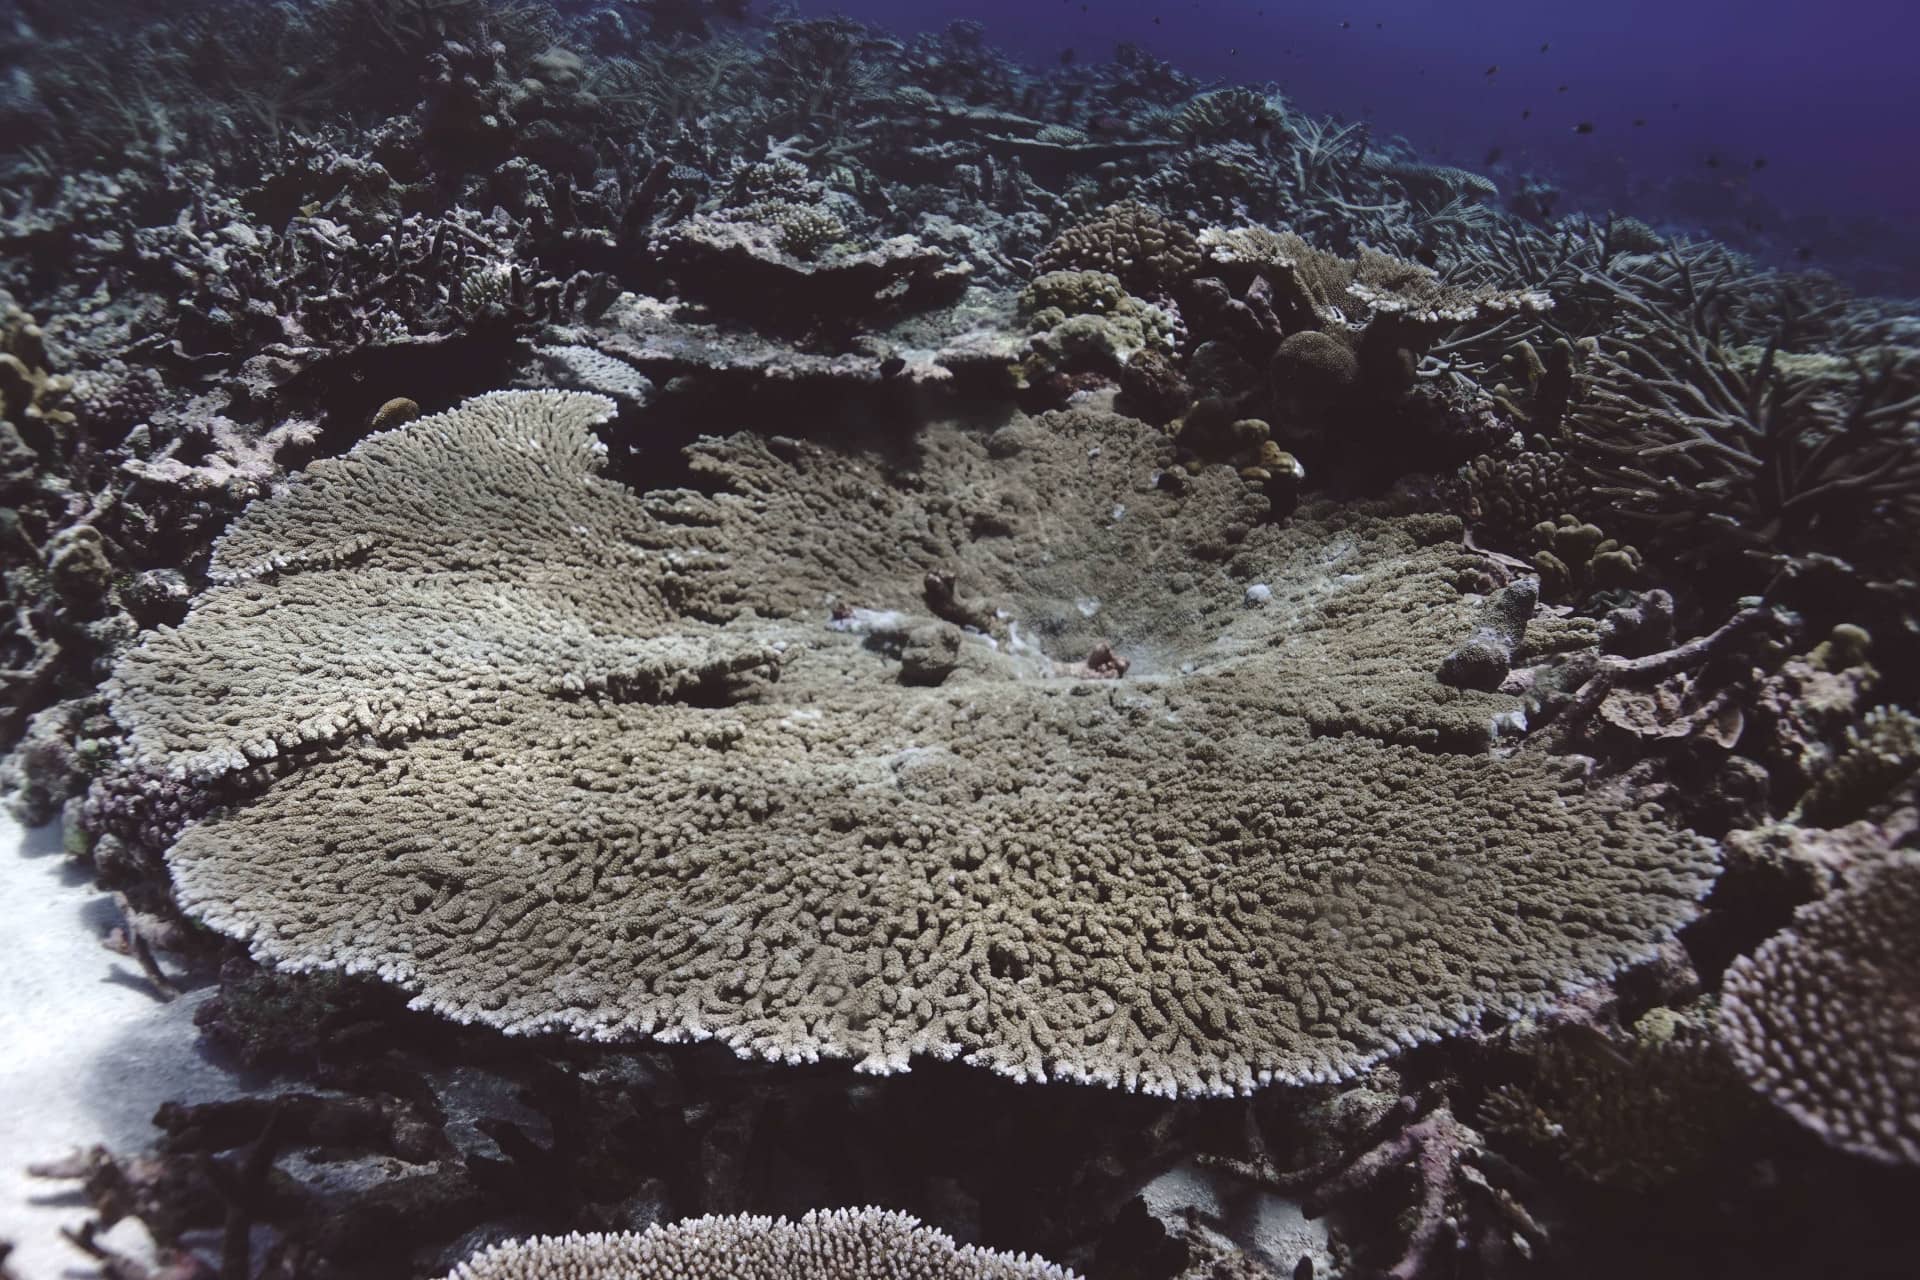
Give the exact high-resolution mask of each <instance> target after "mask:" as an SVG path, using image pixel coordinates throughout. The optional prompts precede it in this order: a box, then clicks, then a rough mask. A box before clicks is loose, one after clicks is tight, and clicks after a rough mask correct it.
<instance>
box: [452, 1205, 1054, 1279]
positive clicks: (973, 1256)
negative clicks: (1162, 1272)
mask: <svg viewBox="0 0 1920 1280" xmlns="http://www.w3.org/2000/svg"><path fill="white" fill-rule="evenodd" d="M1072 1277H1073V1272H1071V1271H1068V1270H1066V1269H1064V1268H1062V1267H1057V1266H1055V1265H1054V1264H1052V1263H1051V1262H1047V1261H1045V1260H1044V1259H1042V1258H1037V1257H1029V1256H1028V1255H1026V1254H1024V1253H1020V1254H1011V1253H1001V1252H997V1251H995V1250H992V1249H982V1248H979V1247H977V1246H974V1245H960V1244H955V1243H954V1242H953V1239H952V1237H950V1236H948V1235H947V1234H946V1233H945V1232H942V1231H936V1230H934V1229H933V1228H932V1227H928V1226H924V1225H922V1224H921V1223H920V1222H919V1221H918V1220H917V1219H915V1218H912V1217H910V1216H908V1215H907V1214H904V1213H895V1212H891V1211H889V1210H885V1209H834V1210H830V1211H828V1210H815V1211H814V1212H812V1213H809V1214H807V1215H806V1216H805V1217H804V1218H801V1219H800V1220H799V1221H798V1222H789V1221H788V1220H787V1219H785V1218H767V1217H758V1216H731V1217H729V1216H721V1215H710V1216H708V1217H705V1218H691V1219H688V1220H687V1221H684V1222H676V1223H674V1224H673V1225H672V1226H667V1227H655V1228H653V1229H652V1230H650V1231H647V1232H644V1233H640V1232H627V1233H625V1234H622V1235H598V1234H596V1235H580V1234H575V1235H568V1236H545V1237H541V1238H538V1239H533V1240H515V1241H510V1242H508V1243H506V1244H498V1245H494V1246H493V1247H492V1248H490V1249H486V1250H484V1251H482V1252H480V1253H478V1254H476V1255H475V1256H473V1257H472V1258H469V1259H468V1260H467V1261H465V1262H463V1263H461V1264H460V1265H459V1266H457V1267H455V1268H454V1269H453V1273H452V1274H451V1275H450V1276H448V1277H447V1280H1072Z"/></svg>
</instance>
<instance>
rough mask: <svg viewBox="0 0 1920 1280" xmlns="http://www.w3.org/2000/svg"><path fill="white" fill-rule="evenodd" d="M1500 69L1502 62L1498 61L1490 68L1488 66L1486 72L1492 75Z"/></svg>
mask: <svg viewBox="0 0 1920 1280" xmlns="http://www.w3.org/2000/svg"><path fill="white" fill-rule="evenodd" d="M1499 69H1500V64H1499V63H1497V62H1496V63H1494V64H1493V65H1492V66H1490V67H1488V68H1487V72H1486V73H1487V74H1488V75H1492V74H1493V73H1494V72H1496V71H1498V70H1499Z"/></svg>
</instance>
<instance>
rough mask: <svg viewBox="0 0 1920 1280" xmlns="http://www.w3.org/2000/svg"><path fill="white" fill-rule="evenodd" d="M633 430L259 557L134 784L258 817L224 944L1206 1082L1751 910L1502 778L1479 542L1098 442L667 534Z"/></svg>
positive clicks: (359, 507)
mask: <svg viewBox="0 0 1920 1280" xmlns="http://www.w3.org/2000/svg"><path fill="white" fill-rule="evenodd" d="M610 409H611V405H610V402H608V401H605V400H603V399H601V398H599V397H596V396H590V395H580V394H570V393H552V392H547V393H535V392H527V393H508V394H502V395H495V396H489V397H484V398H482V399H480V400H477V401H474V402H471V403H469V404H468V405H466V406H464V407H462V408H461V409H459V410H456V411H454V412H451V413H447V414H441V415H436V416H433V417H429V418H424V419H421V420H419V421H417V422H415V423H412V424H410V425H408V426H406V427H404V428H402V429H400V430H398V431H394V432H389V433H386V434H383V435H379V436H376V437H373V438H371V439H370V440H368V441H367V442H366V443H364V444H363V445H361V446H360V447H359V448H357V449H356V450H355V451H354V452H353V453H352V454H350V455H348V456H347V457H345V458H342V459H339V460H337V461H332V462H325V463H320V464H317V465H316V466H315V467H314V468H313V469H312V470H311V471H310V472H309V473H308V474H307V475H306V476H305V477H304V478H303V479H301V480H300V481H299V482H297V483H295V484H294V485H292V486H291V487H290V488H289V489H287V490H286V491H285V492H284V493H282V494H281V495H279V496H276V497H275V498H272V499H269V500H266V501H263V502H261V503H258V504H256V505H255V506H254V507H253V508H252V509H251V510H250V511H249V513H248V514H247V515H246V516H245V517H244V518H243V519H242V520H241V521H240V522H239V524H237V525H236V526H235V528H234V529H233V530H232V532H230V533H229V535H228V536H227V537H226V539H225V540H224V541H223V542H222V544H221V545H220V547H219V549H218V552H217V555H216V558H215V564H214V566H213V572H214V574H215V576H216V578H219V579H223V580H224V581H225V582H226V583H227V584H228V585H225V586H222V587H218V588H216V589H214V590H212V591H210V592H209V593H207V594H206V595H205V596H204V597H203V598H202V599H201V600H200V601H199V602H198V604H197V607H196V608H195V610H194V612H193V614H192V615H191V616H190V617H189V619H188V621H187V623H186V624H185V625H184V626H182V627H181V628H179V629H177V630H165V629H163V630H161V631H160V632H158V633H156V634H154V635H153V636H151V637H150V638H149V639H148V640H147V642H146V643H145V644H144V645H143V646H142V647H141V648H139V649H137V650H134V651H132V652H131V653H130V654H129V656H128V658H127V660H126V661H125V662H124V663H123V664H122V667H121V669H120V671H119V674H118V676H117V678H116V680H115V681H114V682H113V699H114V707H115V714H116V715H117V716H118V717H119V718H120V719H121V721H122V722H123V723H124V724H126V725H127V726H128V728H129V729H130V730H131V734H132V752H131V755H132V761H133V763H132V765H131V766H130V772H129V774H128V775H126V776H125V777H123V778H122V779H121V780H119V781H118V782H115V783H110V784H109V785H108V786H106V787H105V788H103V794H102V795H99V796H97V797H96V804H97V806H99V807H102V808H111V805H112V797H113V795H115V794H119V795H122V796H124V795H126V794H130V793H134V792H137V791H138V790H139V788H140V787H141V786H144V785H149V784H151V783H152V782H153V781H154V780H155V779H159V778H170V779H171V782H170V783H169V784H168V785H172V786H179V785H180V784H181V783H182V782H185V783H188V784H190V785H194V786H205V787H214V786H217V787H220V788H233V787H239V788H241V789H242V792H243V793H251V795H252V798H250V799H245V800H244V801H243V802H242V803H239V804H237V805H234V806H233V807H231V808H230V809H228V810H226V811H224V812H222V813H219V814H217V815H215V816H211V817H208V818H206V819H204V820H203V821H201V822H200V823H199V824H198V825H195V826H192V827H191V828H189V829H188V830H187V831H186V832H185V834H184V835H183V836H182V837H181V838H180V839H179V840H178V842H177V843H176V844H175V845H174V846H173V848H172V849H171V851H170V852H169V855H168V858H169V862H170V864H171V868H172V872H173V876H174V880H175V884H176V887H177V891H178V894H179V898H180V900H181V902H182V904H183V905H184V906H185V907H186V908H187V909H188V910H189V911H190V912H192V913H193V914H195V915H197V916H198V917H200V918H201V919H202V920H203V921H205V922H206V923H208V924H210V925H213V926H214V927H216V928H218V929H221V930H223V931H225V932H228V933H230V934H232V935H234V936H237V937H241V938H245V939H248V940H250V941H251V943H252V946H253V948H254V951H255V952H256V954H258V955H260V956H262V957H263V958H268V959H271V960H273V961H274V962H276V963H278V964H280V965H282V966H285V967H289V968H296V969H307V968H322V967H326V968H345V969H347V970H350V971H374V972H377V973H379V974H380V975H381V976H383V977H384V978H386V979H388V980H390V981H393V982H396V983H399V984H402V985H404V986H406V987H408V988H410V989H412V990H414V991H416V992H417V993H418V999H417V1003H418V1004H420V1005H422V1006H424V1007H428V1008H432V1009H435V1010H438V1011H440V1012H442V1013H445V1014H447V1015H450V1016H453V1017H456V1018H459V1019H462V1020H477V1021H484V1022H487V1023H491V1024H493V1025H496V1026H499V1027H502V1028H504V1029H507V1030H509V1031H513V1032H521V1033H530V1032H536V1031H541V1030H546V1029H556V1028H564V1029H568V1030H571V1031H573V1032H576V1033H578V1034H582V1035H586V1036H591V1037H596V1038H633V1037H654V1038H657V1039H661V1040H678V1039H684V1038H693V1039H704V1038H708V1037H715V1038H718V1039H720V1040H722V1041H723V1042H725V1043H726V1044H728V1045H729V1046H731V1047H732V1048H733V1049H734V1050H735V1051H736V1052H739V1053H741V1054H743V1055H751V1056H755V1057H763V1058H772V1059H781V1060H787V1061H801V1060H811V1059H815V1058H819V1057H836V1058H850V1059H854V1060H856V1061H857V1062H858V1064H859V1065H860V1066H861V1068H862V1069H864V1070H869V1071H879V1072H887V1071H898V1070H904V1069H905V1068H906V1067H907V1066H908V1064H909V1060H910V1058H911V1057H913V1056H915V1055H931V1056H934V1057H939V1058H954V1057H960V1058H964V1059H965V1060H967V1061H969V1062H973V1063H977V1064H980V1065H984V1066H988V1067H991V1068H993V1069H994V1070H996V1071H999V1072H1002V1073H1004V1074H1008V1075H1011V1076H1014V1077H1015V1078H1019V1079H1040V1078H1047V1077H1054V1078H1065V1079H1076V1080H1085V1081H1094V1082H1100V1083H1105V1084H1114V1085H1123V1086H1125V1087H1127V1088H1130V1089H1142V1090H1147V1091H1152V1092H1159V1093H1211V1092H1231V1091H1241V1090H1247V1089H1251V1088H1254V1087H1256V1086H1258V1085H1260V1084H1263V1083H1267V1082H1269V1081H1273V1080H1286V1081H1301V1080H1327V1079H1335V1078H1339V1077H1342V1076H1345V1075H1348V1074H1351V1073H1352V1072H1354V1071H1356V1070H1359V1069H1361V1068H1362V1067H1364V1066H1366V1065H1367V1064H1369V1063H1371V1062H1373V1061H1376V1060H1378V1059H1380V1058H1382V1057H1384V1056H1386V1055H1388V1054H1391V1053H1393V1052H1395V1051H1397V1050H1398V1049H1400V1048H1402V1047H1405V1046H1410V1045H1414V1044H1418V1043H1421V1042H1423V1041H1428V1040H1432V1039H1435V1038H1437V1037H1440V1036H1443V1035H1445V1034H1448V1033H1449V1032H1452V1031H1454V1030H1456V1029H1458V1028H1460V1027H1462V1026H1464V1025H1466V1024H1468V1023H1469V1022H1470V1021H1472V1020H1473V1019H1474V1018H1476V1017H1478V1016H1479V1015H1480V1014H1481V1013H1483V1012H1485V1011H1489V1010H1493V1011H1501V1012H1512V1011H1516V1010H1520V1009H1525V1008H1531V1007H1536V1006H1539V1005H1541V1004H1543V1003H1546V1002H1548V1001H1550V1000H1551V999H1552V998H1553V997H1554V996H1555V995H1556V993H1557V992H1559V991H1560V990H1562V989H1564V988H1569V987H1575V986H1579V985H1584V984H1587V983H1591V982H1594V981H1597V980H1599V979H1602V978H1604V977H1606V976H1607V975H1609V974H1610V973H1612V972H1613V971H1615V970H1616V969H1617V968H1619V967H1620V966H1622V965H1623V964H1626V963H1630V962H1632V961H1634V960H1635V959H1637V958H1640V957H1642V956H1644V955H1645V954H1647V953H1648V952H1649V950H1650V949H1651V948H1652V947H1653V946H1655V945H1656V944H1657V943H1658V942H1659V941H1661V940H1662V939H1663V938H1665V937H1667V936H1668V935H1669V934H1670V933H1671V931H1672V930H1673V929H1674V928H1676V927H1678V926H1679V925H1680V924H1682V923H1684V922H1685V921H1686V920H1687V919H1689V918H1690V917H1691V916H1692V915H1693V913H1694V911H1695V907H1696V902H1697V899H1698V897H1699V895H1700V894H1701V892H1702V891H1703V890H1704V888H1705V886H1706V884H1707V882H1708V880H1709V878H1710V876H1711V870H1712V865H1711V859H1710V856H1709V854H1708V852H1707V850H1706V849H1705V848H1704V847H1703V846H1702V845H1701V844H1700V843H1699V842H1697V841H1695V840H1693V839H1692V838H1691V837H1688V836H1684V835H1682V834H1680V833H1677V832H1675V831H1673V830H1672V829H1671V828H1669V827H1668V826H1666V825H1665V824H1664V823H1663V822H1662V821H1661V820H1660V819H1659V818H1658V817H1657V816H1656V815H1654V814H1653V813H1652V812H1650V811H1649V810H1646V809H1644V808H1642V807H1638V806H1636V805H1635V804H1634V803H1633V802H1632V801H1631V800H1629V799H1627V798H1625V797H1623V796H1622V795H1620V794H1618V793H1615V792H1613V791H1611V790H1606V789H1602V788H1599V787H1596V786H1590V785H1588V784H1586V783H1584V782H1583V781H1582V780H1581V779H1580V777H1579V774H1578V769H1577V767H1576V766H1575V765H1573V764H1572V763H1570V762H1566V761H1559V760H1553V759H1550V758H1545V757H1541V756H1537V755H1523V756H1518V757H1513V758H1508V759H1497V758H1495V757H1493V756H1492V755H1490V754H1487V753H1486V751H1485V748H1486V747H1487V746H1488V745H1489V744H1490V742H1491V741H1492V739H1493V736H1494V734H1495V731H1496V726H1497V725H1500V724H1505V723H1511V722H1512V721H1513V720H1514V719H1515V717H1516V712H1517V709H1518V708H1517V701H1516V700H1515V699H1513V698H1511V697H1507V696H1505V695H1502V694H1499V693H1489V692H1479V691H1475V690H1470V689H1459V688H1453V687H1450V686H1448V685H1445V684H1443V683H1441V682H1440V681H1438V680H1436V679H1435V678H1434V677H1433V676H1432V675H1431V674H1430V673H1431V672H1432V671H1434V670H1435V669H1436V668H1437V667H1438V665H1439V663H1440V660H1441V658H1442V657H1443V656H1444V655H1445V654H1446V653H1447V651H1448V650H1449V649H1451V648H1452V647H1453V646H1455V645H1457V644H1458V643H1459V641H1460V639H1461V638H1463V637H1464V636H1466V635H1467V633H1468V632H1469V631H1470V630H1471V628H1472V624H1473V619H1474V616H1475V611H1474V605H1473V602H1472V600H1471V599H1470V598H1468V597H1466V596H1463V595H1462V594H1461V592H1460V590H1459V589H1458V587H1457V586H1456V585H1455V584H1456V583H1457V582H1459V581H1461V580H1462V579H1463V578H1464V577H1465V576H1466V575H1467V571H1468V570H1469V569H1470V568H1471V566H1472V564H1473V559H1472V557H1471V556H1469V555H1467V554H1466V553H1465V552H1463V551H1462V550H1461V548H1460V547H1459V546H1458V545H1457V544H1455V543H1453V542H1451V541H1449V538H1451V537H1457V536H1458V525H1457V524H1454V523H1452V522H1450V521H1448V520H1445V519H1435V518H1424V519H1423V518H1414V519H1408V520H1401V521H1384V520H1375V519H1367V518H1358V517H1351V516H1348V517H1344V518H1329V519H1327V520H1326V521H1325V523H1322V524H1317V525H1302V526H1300V527H1296V528H1288V529H1281V528H1277V527H1274V526H1270V525H1268V526H1260V525H1257V524H1255V523H1254V521H1255V519H1256V518H1257V515H1258V512H1257V509H1256V507H1257V505H1258V504H1260V503H1262V502H1263V501H1264V500H1262V499H1260V498H1258V497H1257V496H1255V495H1250V494H1249V493H1248V491H1247V490H1246V488H1245V487H1244V486H1243V485H1242V484H1240V483H1239V481H1238V480H1237V479H1236V478H1235V477H1233V476H1231V475H1225V474H1223V475H1219V476H1217V477H1214V476H1202V477H1199V478H1197V479H1196V480H1194V481H1193V482H1191V483H1190V484H1188V485H1185V486H1182V492H1181V493H1179V494H1177V495H1176V494H1174V493H1171V492H1168V491H1167V490H1166V489H1165V488H1162V487H1160V486H1159V485H1158V484H1157V480H1158V478H1159V477H1160V475H1161V474H1162V473H1161V472H1160V471H1159V470H1158V469H1157V467H1156V458H1158V457H1159V456H1160V455H1161V454H1162V453H1164V450H1165V447H1166V446H1165V438H1164V437H1163V436H1161V435H1159V433H1156V432H1154V431H1152V430H1151V429H1149V428H1146V427H1144V426H1143V425H1142V424H1139V423H1136V422H1133V421H1131V420H1129V419H1124V418H1117V417H1113V416H1110V415H1107V416H1103V415H1097V414H1062V415H1053V416H1050V417H1048V418H1046V419H1043V420H1042V421H1041V422H1040V423H1037V424H1036V423H1029V422H1026V421H1024V420H1015V421H1014V422H1011V423H1009V424H1007V425H1004V426H1002V427H1000V428H999V429H998V430H995V431H992V432H991V433H988V432H984V431H978V430H974V431H968V430H962V429H958V428H954V427H935V428H929V429H927V430H925V431H924V432H922V433H920V434H919V435H918V436H917V437H916V438H915V439H914V440H913V441H912V443H911V446H910V447H902V446H901V445H899V444H894V445H891V446H889V447H888V448H887V449H886V450H885V451H882V452H877V453H874V454H861V453H854V452H843V451H839V450H832V449H826V448H821V447H816V446H808V445H803V444H801V443H799V442H796V441H791V440H781V439H774V440H770V441H768V440H761V439H758V438H754V437H744V436H743V437H736V438H733V439H730V440H725V441H717V440H715V441H708V442H705V443H703V444H702V445H700V446H698V447H697V450H696V458H695V461H696V466H697V467H698V469H700V470H702V471H704V472H706V473H708V475H709V476H710V477H711V479H712V480H713V481H714V483H715V487H716V488H717V489H718V490H719V492H718V493H717V494H715V495H713V496H707V495H703V494H696V493H692V492H689V491H667V492H657V493H653V494H647V495H636V494H634V493H632V492H631V491H629V490H627V489H625V488H623V487H621V486H619V485H616V484H613V483H611V482H609V481H607V480H605V479H603V478H601V477H599V476H598V475H596V474H595V468H596V462H597V457H598V452H597V446H596V444H595V442H594V440H593V436H592V434H591V430H590V428H591V427H592V425H593V424H594V423H595V422H596V421H598V420H600V419H602V418H604V417H605V416H606V415H607V414H608V413H609V412H610ZM1223 562H1225V563H1223ZM1247 578H1259V579H1260V580H1261V581H1260V584H1259V585H1261V586H1263V587H1265V588H1266V590H1265V592H1264V593H1261V594H1260V595H1258V596H1257V597H1256V596H1253V595H1250V594H1249V593H1248V591H1247V588H1246V583H1245V579H1247ZM936 587H937V588H938V589H937V590H936ZM1255 599H1257V600H1259V601H1264V603H1263V604H1257V605H1255V606H1253V607H1249V604H1248V602H1249V601H1252V600H1255ZM830 618H831V619H832V620H831V621H830ZM942 619H945V620H944V621H943V620H942ZM956 621H960V622H965V623H967V624H969V626H968V629H966V630H962V629H961V627H960V626H957V625H956ZM1122 672H1124V673H1125V674H1124V676H1122V675H1121V673H1122ZM1116 677H1119V678H1116ZM116 787H118V788H119V789H120V790H119V791H118V792H115V790H114V788H116ZM226 794H233V793H232V792H231V791H230V790H229V791H227V792H226Z"/></svg>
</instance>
